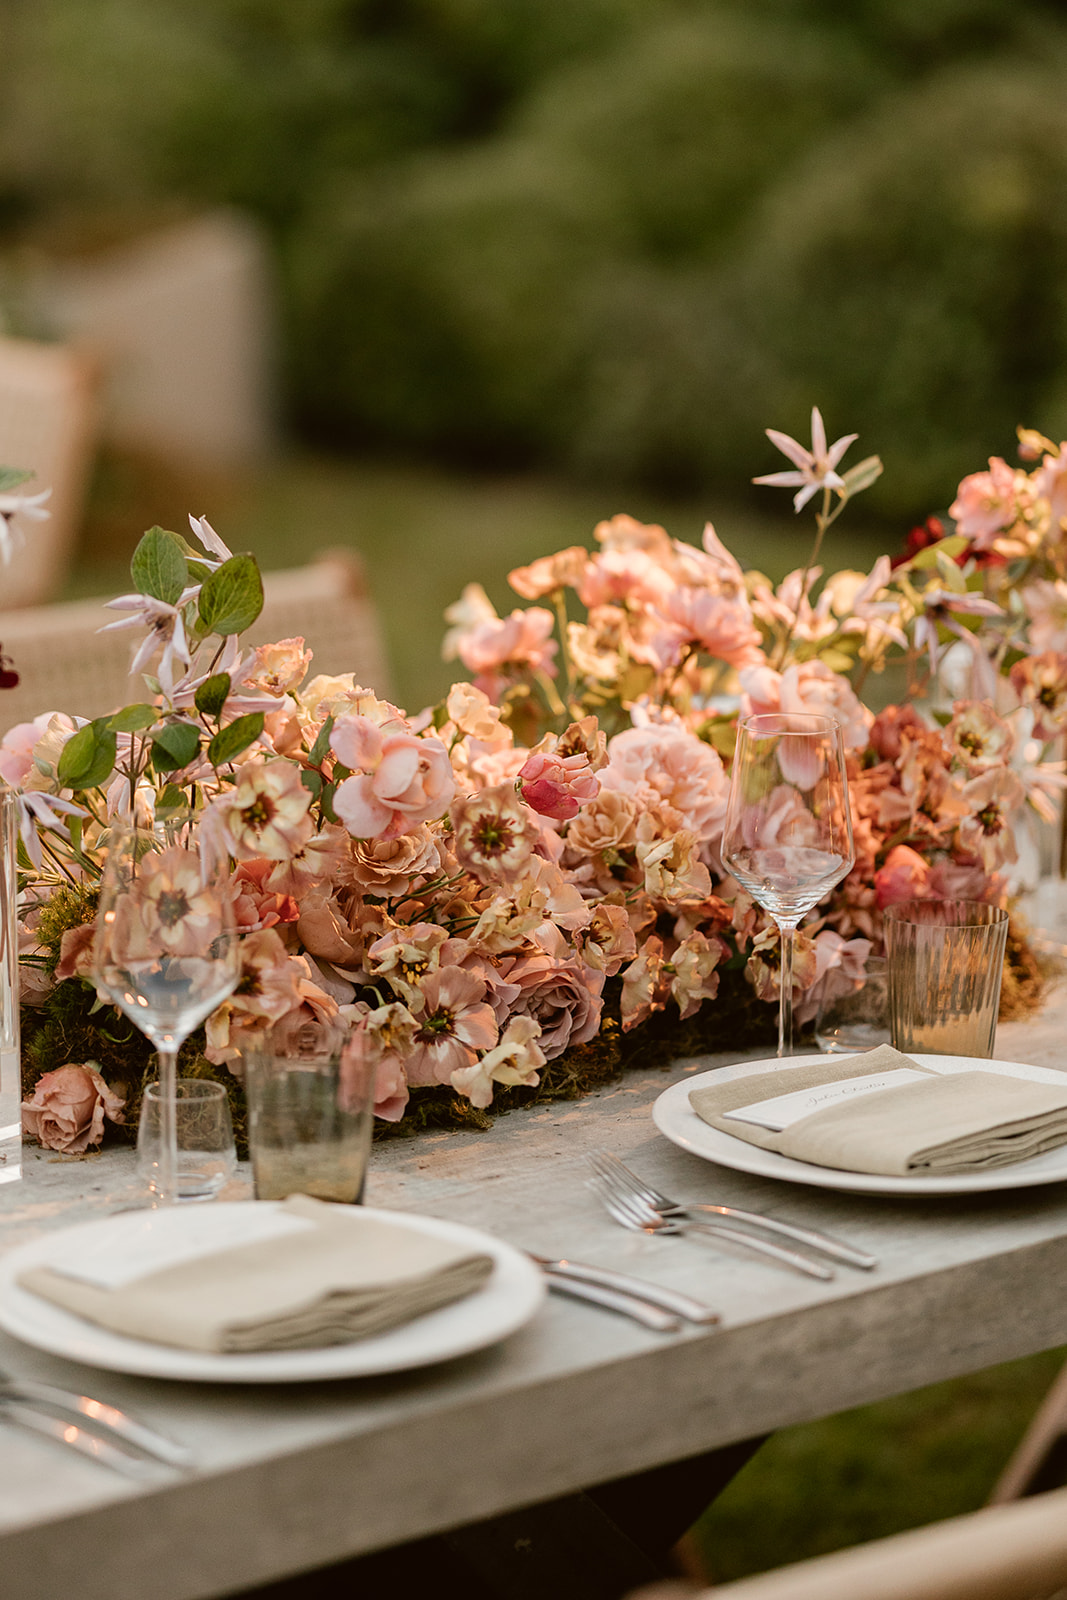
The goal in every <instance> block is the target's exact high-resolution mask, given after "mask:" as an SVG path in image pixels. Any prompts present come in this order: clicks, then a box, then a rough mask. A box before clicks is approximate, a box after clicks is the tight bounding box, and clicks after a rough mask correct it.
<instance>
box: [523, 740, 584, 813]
mask: <svg viewBox="0 0 1067 1600" xmlns="http://www.w3.org/2000/svg"><path fill="white" fill-rule="evenodd" d="M519 789H520V792H521V794H522V798H523V799H524V800H525V801H526V804H527V805H528V806H532V808H533V809H534V811H537V812H540V814H541V816H543V817H553V818H554V819H555V821H557V822H568V821H569V820H570V818H571V817H576V816H577V815H578V813H579V811H580V810H581V808H582V806H583V805H585V804H586V802H587V801H589V800H593V799H595V797H596V795H597V794H598V793H599V791H600V784H599V782H598V781H597V779H596V777H595V776H594V774H593V769H592V767H591V766H590V765H589V760H588V757H587V756H586V755H585V752H584V751H582V752H580V753H578V754H576V755H572V756H563V757H560V756H559V755H557V754H556V753H555V752H554V751H551V750H535V751H534V752H533V754H532V755H531V756H530V757H529V758H528V760H527V761H526V762H525V764H524V765H523V766H522V768H521V769H520V771H519Z"/></svg>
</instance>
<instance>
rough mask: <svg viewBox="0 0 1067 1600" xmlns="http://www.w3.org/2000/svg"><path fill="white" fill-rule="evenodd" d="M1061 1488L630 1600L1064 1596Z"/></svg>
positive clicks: (1050, 1599)
mask: <svg viewBox="0 0 1067 1600" xmlns="http://www.w3.org/2000/svg"><path fill="white" fill-rule="evenodd" d="M1065 1597H1067V1489H1057V1490H1056V1491H1055V1492H1054V1493H1053V1494H1046V1495H1039V1496H1037V1497H1036V1498H1034V1499H1031V1500H1022V1501H1019V1502H1017V1503H1015V1504H1013V1505H1003V1506H990V1507H987V1508H986V1509H985V1510H983V1511H975V1512H972V1513H971V1515H969V1516H965V1517H953V1518H952V1520H951V1521H948V1522H939V1523H935V1524H934V1525H933V1526H932V1527H929V1528H917V1529H915V1530H914V1531H913V1532H911V1533H900V1534H896V1535H895V1536H894V1537H893V1538H890V1539H877V1540H875V1541H874V1542H873V1543H871V1544H865V1545H859V1546H857V1547H856V1548H855V1549H852V1550H841V1551H838V1552H837V1553H836V1554H834V1555H829V1556H819V1557H817V1558H816V1559H814V1560H812V1561H801V1562H799V1563H798V1564H797V1565H796V1566H791V1567H782V1568H780V1569H779V1570H778V1571H777V1572H767V1573H763V1574H762V1575H761V1576H759V1577H756V1578H743V1579H741V1580H740V1582H738V1583H727V1584H723V1585H721V1586H716V1587H715V1588H713V1589H702V1590H700V1591H696V1590H694V1589H693V1588H692V1587H691V1586H687V1585H683V1584H677V1583H663V1584H653V1585H652V1586H651V1587H648V1588H644V1589H639V1590H637V1591H636V1592H635V1593H634V1594H633V1595H631V1597H630V1600H1065Z"/></svg>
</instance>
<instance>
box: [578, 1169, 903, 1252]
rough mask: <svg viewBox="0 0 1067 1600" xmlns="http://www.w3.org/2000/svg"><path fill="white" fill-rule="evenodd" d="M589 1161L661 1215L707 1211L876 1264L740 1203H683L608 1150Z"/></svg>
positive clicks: (851, 1247) (607, 1178) (849, 1247)
mask: <svg viewBox="0 0 1067 1600" xmlns="http://www.w3.org/2000/svg"><path fill="white" fill-rule="evenodd" d="M589 1164H590V1165H591V1167H592V1168H593V1171H594V1172H596V1173H598V1174H599V1175H600V1176H601V1177H602V1178H603V1179H604V1180H605V1182H607V1183H612V1184H614V1185H616V1186H617V1188H618V1189H619V1192H620V1193H623V1194H631V1195H634V1196H635V1197H636V1198H637V1199H638V1200H643V1201H644V1203H645V1204H646V1205H648V1206H651V1207H652V1209H653V1211H658V1212H659V1214H660V1216H661V1217H687V1216H689V1215H690V1214H691V1213H692V1212H694V1211H700V1212H707V1213H708V1214H709V1215H711V1216H716V1217H728V1218H729V1219H730V1220H731V1221H735V1222H742V1223H747V1224H748V1225H749V1226H751V1227H754V1228H763V1229H765V1230H766V1232H768V1233H776V1234H779V1235H780V1236H781V1237H782V1238H783V1239H793V1240H795V1241H796V1243H797V1244H806V1245H807V1246H808V1247H809V1249H812V1250H819V1251H821V1252H822V1254H823V1255H825V1256H830V1257H832V1258H833V1259H834V1260H835V1261H843V1262H844V1263H845V1264H846V1265H847V1266H850V1267H858V1268H859V1269H860V1270H861V1271H863V1272H870V1271H871V1270H872V1268H874V1267H876V1266H877V1265H878V1260H877V1257H875V1256H872V1255H869V1254H868V1252H867V1251H866V1250H857V1249H856V1248H855V1246H854V1245H850V1244H845V1243H844V1241H843V1240H841V1239H834V1238H832V1237H831V1236H830V1234H828V1233H819V1232H817V1231H816V1230H815V1229H814V1228H800V1227H797V1226H796V1225H795V1224H794V1223H791V1222H779V1221H778V1219H777V1218H776V1217H765V1216H762V1215H761V1214H760V1213H759V1212H758V1211H744V1210H742V1209H741V1207H740V1206H727V1205H710V1204H706V1203H699V1202H691V1203H689V1204H687V1205H682V1204H680V1203H679V1202H678V1201H677V1200H671V1199H669V1198H668V1196H667V1195H665V1194H661V1193H660V1191H659V1190H658V1189H653V1188H652V1187H651V1186H650V1185H649V1184H647V1183H644V1182H643V1181H642V1180H641V1179H640V1178H639V1177H638V1176H637V1173H636V1172H633V1171H631V1169H630V1168H629V1167H628V1166H627V1165H626V1163H625V1162H624V1161H620V1160H619V1158H618V1156H616V1155H612V1153H611V1151H610V1150H593V1151H591V1152H590V1153H589Z"/></svg>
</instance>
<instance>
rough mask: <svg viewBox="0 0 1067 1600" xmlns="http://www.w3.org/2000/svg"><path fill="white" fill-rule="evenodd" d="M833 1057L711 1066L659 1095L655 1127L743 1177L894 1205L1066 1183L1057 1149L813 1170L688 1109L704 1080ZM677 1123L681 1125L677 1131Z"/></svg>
mask: <svg viewBox="0 0 1067 1600" xmlns="http://www.w3.org/2000/svg"><path fill="white" fill-rule="evenodd" d="M910 1058H911V1059H912V1060H913V1061H916V1062H918V1063H919V1065H920V1066H930V1067H932V1068H933V1069H934V1070H935V1071H936V1070H938V1063H944V1062H949V1061H951V1062H955V1063H957V1065H956V1066H955V1067H953V1068H951V1069H950V1071H953V1072H965V1071H973V1070H975V1069H978V1070H992V1071H999V1072H1001V1073H1002V1074H1003V1075H1004V1076H1006V1077H1023V1078H1030V1080H1031V1081H1035V1075H1036V1081H1037V1082H1057V1083H1064V1084H1067V1073H1063V1072H1059V1071H1057V1070H1056V1069H1055V1068H1054V1067H1038V1066H1034V1065H1033V1064H1032V1063H1030V1062H1026V1061H1001V1060H998V1059H990V1060H986V1059H984V1058H982V1057H979V1056H944V1055H930V1054H928V1053H926V1052H922V1051H912V1052H911V1053H910ZM833 1059H834V1057H833V1056H832V1055H828V1054H824V1053H822V1052H819V1051H815V1052H812V1053H810V1054H807V1055H802V1056H790V1057H788V1058H786V1059H784V1060H779V1059H778V1058H777V1057H775V1056H770V1057H761V1058H760V1059H759V1060H758V1061H733V1062H728V1063H726V1064H725V1065H724V1066H721V1067H711V1068H709V1069H707V1070H706V1071H704V1072H700V1073H696V1074H694V1075H693V1076H692V1077H689V1078H679V1079H678V1080H677V1081H676V1082H675V1083H672V1084H670V1085H669V1086H668V1087H667V1088H666V1089H664V1090H663V1091H662V1093H661V1094H659V1095H658V1096H657V1097H656V1100H655V1101H654V1103H653V1106H652V1119H653V1122H654V1123H655V1125H656V1127H657V1129H658V1130H659V1132H660V1133H662V1134H663V1136H664V1138H666V1139H669V1140H670V1142H671V1143H672V1144H674V1145H676V1146H677V1147H678V1148H679V1149H681V1150H685V1151H687V1152H688V1153H689V1154H690V1155H695V1156H699V1157H700V1159H701V1160H702V1161H708V1162H710V1163H711V1164H712V1165H714V1166H720V1167H726V1168H728V1169H729V1170H730V1171H733V1172H747V1173H749V1174H750V1175H751V1176H754V1177H758V1178H772V1179H774V1180H775V1181H777V1182H780V1183H800V1184H807V1185H809V1186H810V1187H812V1188H817V1189H830V1190H834V1191H836V1192H837V1193H845V1194H866V1195H875V1196H879V1197H881V1198H883V1199H899V1200H903V1199H908V1200H921V1199H924V1198H929V1199H935V1198H936V1199H951V1198H952V1197H953V1196H955V1195H967V1194H988V1193H991V1192H994V1191H997V1190H1013V1189H1035V1188H1038V1187H1040V1186H1042V1185H1044V1184H1051V1183H1064V1182H1067V1145H1063V1146H1060V1147H1059V1149H1058V1150H1057V1151H1046V1152H1045V1154H1044V1155H1040V1156H1034V1157H1032V1158H1031V1159H1030V1160H1029V1161H1021V1162H1019V1163H1018V1165H1017V1166H1014V1167H995V1168H992V1169H991V1170H990V1171H989V1172H984V1173H983V1172H973V1173H964V1174H957V1175H955V1176H953V1175H947V1176H935V1177H919V1176H916V1177H909V1178H894V1177H891V1176H888V1175H884V1174H879V1173H874V1172H854V1171H851V1170H847V1169H844V1168H840V1167H818V1166H816V1165H815V1164H814V1162H813V1163H811V1164H809V1163H807V1162H803V1161H798V1160H796V1159H795V1158H794V1157H792V1156H783V1155H781V1154H780V1153H779V1152H778V1151H777V1150H765V1149H763V1148H762V1146H760V1145H755V1144H749V1143H748V1142H747V1141H746V1140H744V1139H735V1138H734V1137H733V1135H731V1134H728V1133H723V1132H722V1131H721V1129H718V1128H713V1127H711V1125H710V1124H709V1123H706V1122H704V1121H703V1120H702V1119H701V1118H700V1117H698V1116H697V1114H696V1112H695V1111H694V1110H693V1109H692V1107H691V1106H690V1104H689V1092H690V1090H692V1089H694V1088H696V1087H698V1086H700V1085H701V1084H702V1083H705V1082H707V1083H724V1082H731V1081H736V1080H737V1079H740V1078H748V1077H758V1076H760V1074H761V1073H763V1072H772V1071H777V1070H778V1069H780V1068H783V1067H784V1068H786V1069H789V1068H791V1067H802V1066H813V1065H814V1064H815V1063H816V1062H820V1061H826V1062H830V1061H832V1060H833ZM724 1074H728V1076H724ZM690 1119H691V1126H690V1128H689V1130H688V1131H687V1128H686V1126H685V1125H684V1124H686V1123H689V1122H690ZM679 1122H681V1123H682V1124H683V1125H682V1126H679ZM694 1135H695V1137H693V1136H694ZM702 1139H703V1140H705V1141H708V1140H715V1141H719V1140H722V1141H724V1144H723V1146H722V1147H721V1148H720V1147H719V1146H718V1145H716V1147H715V1151H714V1153H712V1151H711V1150H709V1149H708V1148H701V1143H700V1141H701V1140H702ZM1054 1154H1060V1155H1061V1156H1062V1159H1063V1168H1062V1171H1059V1172H1045V1171H1040V1170H1034V1169H1035V1166H1036V1163H1038V1162H1044V1161H1047V1159H1048V1157H1049V1156H1050V1155H1054ZM779 1163H780V1164H781V1165H779ZM1028 1168H1029V1169H1030V1170H1029V1171H1028V1170H1027V1169H1028ZM794 1169H795V1170H794Z"/></svg>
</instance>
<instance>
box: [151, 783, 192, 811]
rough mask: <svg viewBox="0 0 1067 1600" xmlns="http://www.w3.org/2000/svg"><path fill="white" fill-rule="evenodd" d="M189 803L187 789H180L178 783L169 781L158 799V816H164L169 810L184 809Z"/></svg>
mask: <svg viewBox="0 0 1067 1600" xmlns="http://www.w3.org/2000/svg"><path fill="white" fill-rule="evenodd" d="M188 804H189V798H188V796H187V795H186V793H185V790H184V789H179V788H178V785H177V784H176V783H168V784H167V787H166V788H165V789H164V791H163V793H162V794H161V795H160V796H159V799H158V800H157V801H156V816H157V817H162V816H164V815H166V813H167V812H168V811H184V810H185V809H186V807H187V806H188Z"/></svg>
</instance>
